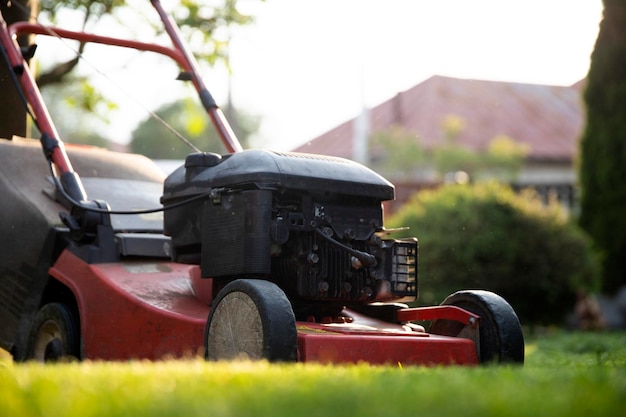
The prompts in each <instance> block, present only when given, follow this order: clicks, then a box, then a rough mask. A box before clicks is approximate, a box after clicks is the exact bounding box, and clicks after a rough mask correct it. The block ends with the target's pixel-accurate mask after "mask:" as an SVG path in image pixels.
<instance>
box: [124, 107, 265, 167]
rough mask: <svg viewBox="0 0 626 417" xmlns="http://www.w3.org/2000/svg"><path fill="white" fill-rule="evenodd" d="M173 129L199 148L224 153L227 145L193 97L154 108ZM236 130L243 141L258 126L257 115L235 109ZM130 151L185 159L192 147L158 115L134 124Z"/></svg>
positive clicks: (243, 142) (166, 157)
mask: <svg viewBox="0 0 626 417" xmlns="http://www.w3.org/2000/svg"><path fill="white" fill-rule="evenodd" d="M155 113H156V114H157V115H158V116H159V118H160V119H161V120H162V121H165V122H166V123H167V124H168V125H169V126H170V127H171V128H173V129H174V130H175V131H176V132H179V133H180V134H182V136H183V137H184V138H185V139H187V140H188V141H189V142H191V143H192V144H193V145H194V146H195V147H196V148H198V149H200V150H202V151H210V152H216V153H224V152H225V151H226V149H225V148H224V145H223V144H222V142H221V141H220V139H219V137H218V135H217V133H216V131H215V129H214V128H213V125H212V123H211V120H210V118H209V116H208V115H207V114H206V112H205V111H204V109H203V108H202V107H200V106H199V104H198V103H197V102H196V101H195V100H192V99H186V100H181V101H176V102H173V103H169V104H166V105H164V106H163V107H161V108H160V109H158V110H157V111H156V112H155ZM238 116H239V117H237V120H238V123H237V127H238V128H237V131H236V132H235V133H236V134H237V136H238V137H239V139H240V141H241V142H242V144H245V143H246V142H247V138H248V136H249V135H250V134H251V133H253V132H255V131H256V130H257V129H258V120H257V118H255V117H253V116H250V115H245V114H242V113H238ZM130 147H131V150H132V152H136V153H140V154H143V155H146V156H147V157H149V158H154V159H184V158H185V157H186V156H187V155H188V154H189V153H191V152H194V149H193V148H191V147H189V146H188V145H187V144H186V143H184V142H183V141H182V140H181V139H180V138H178V137H177V136H176V135H175V134H174V133H172V132H171V131H169V130H168V128H166V127H165V125H164V124H163V123H162V122H161V121H160V120H158V119H156V118H154V117H150V118H148V119H146V120H145V121H143V122H142V123H140V124H139V126H137V128H136V129H135V131H134V132H133V135H132V140H131V143H130Z"/></svg>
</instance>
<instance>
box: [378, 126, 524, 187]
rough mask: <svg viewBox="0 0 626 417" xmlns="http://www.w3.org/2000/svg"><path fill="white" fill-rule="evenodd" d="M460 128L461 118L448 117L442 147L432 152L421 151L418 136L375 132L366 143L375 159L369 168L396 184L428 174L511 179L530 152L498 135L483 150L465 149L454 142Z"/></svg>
mask: <svg viewBox="0 0 626 417" xmlns="http://www.w3.org/2000/svg"><path fill="white" fill-rule="evenodd" d="M463 126H464V123H463V119H462V118H460V117H457V116H449V117H448V118H447V119H446V120H445V121H444V123H443V135H444V137H445V140H444V143H443V144H441V145H438V146H435V147H432V148H426V147H424V146H423V145H422V143H421V141H420V138H419V137H418V136H416V135H415V134H414V133H411V132H408V131H406V130H404V129H402V128H401V127H399V126H392V127H391V128H390V129H387V130H384V131H379V132H376V133H374V134H373V135H372V137H371V140H370V150H371V152H370V153H371V154H373V155H377V157H376V159H374V160H373V161H371V164H370V165H371V167H372V168H373V169H374V170H376V171H379V172H381V173H384V174H385V175H386V176H388V177H390V178H393V179H396V180H397V179H402V178H414V177H415V176H428V175H429V174H428V173H427V172H426V171H428V170H430V171H432V172H431V174H432V173H435V174H436V175H437V176H438V177H439V178H442V177H444V176H446V175H447V174H449V173H454V172H457V171H463V172H466V173H467V174H468V175H469V176H470V177H471V178H474V179H476V178H478V179H484V178H494V177H495V178H498V179H500V180H507V181H510V180H513V179H515V177H516V176H517V174H518V172H519V171H520V169H521V168H522V165H523V163H524V159H525V158H526V156H527V155H528V153H529V151H530V149H529V148H528V146H527V145H525V144H523V143H518V142H516V141H515V140H514V139H513V138H510V137H508V136H506V135H498V136H495V137H494V138H492V139H491V141H490V142H489V145H488V147H487V149H484V150H473V149H469V148H467V147H464V146H462V145H461V144H459V143H458V141H457V138H458V135H459V133H460V132H461V131H462V130H463Z"/></svg>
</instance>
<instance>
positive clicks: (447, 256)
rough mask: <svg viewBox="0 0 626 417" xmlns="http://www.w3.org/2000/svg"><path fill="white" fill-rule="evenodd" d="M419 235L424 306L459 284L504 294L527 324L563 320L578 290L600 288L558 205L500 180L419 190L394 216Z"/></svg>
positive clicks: (583, 242) (583, 245)
mask: <svg viewBox="0 0 626 417" xmlns="http://www.w3.org/2000/svg"><path fill="white" fill-rule="evenodd" d="M388 224H389V225H390V226H391V227H400V226H408V227H409V228H410V230H409V232H408V233H407V234H408V235H416V236H417V238H418V240H419V248H420V249H419V278H420V281H419V288H420V300H419V301H420V304H423V305H432V304H437V303H439V302H441V301H442V300H443V298H445V296H447V295H448V294H450V293H452V292H454V291H457V290H459V289H487V290H490V291H493V292H495V293H497V294H499V295H501V296H502V297H504V298H505V299H506V300H507V301H508V302H509V303H510V304H511V305H512V306H513V308H514V309H515V311H516V312H517V314H518V316H519V318H520V320H521V321H522V323H535V324H550V323H555V322H561V321H562V320H563V318H564V316H565V314H566V313H567V312H569V311H571V309H572V307H573V305H574V303H575V300H576V294H577V293H578V292H580V291H585V292H588V291H593V290H596V289H597V287H598V285H599V284H598V282H597V277H598V274H597V272H596V271H597V268H596V262H595V260H594V259H593V258H592V255H591V251H590V245H589V241H588V239H587V237H586V236H585V235H584V234H583V233H582V231H581V230H580V229H578V228H577V226H576V225H575V224H573V223H572V222H570V221H569V220H568V215H567V213H566V212H565V211H564V209H563V208H562V207H560V206H559V205H558V204H557V203H550V204H548V205H545V204H543V203H542V202H541V201H540V200H539V198H538V197H537V196H536V194H534V193H532V192H530V191H525V192H523V193H522V194H520V195H517V194H515V193H514V192H513V190H512V189H511V188H509V187H507V186H504V185H501V184H498V183H496V182H486V183H479V184H476V185H447V186H444V187H442V188H440V189H438V190H428V191H422V192H420V193H418V194H416V195H415V196H414V197H413V198H412V199H411V200H410V201H409V202H408V203H407V204H406V205H405V206H403V207H402V208H401V210H400V211H399V212H398V213H396V215H394V216H393V217H392V218H390V219H389V222H388Z"/></svg>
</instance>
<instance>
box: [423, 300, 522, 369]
mask: <svg viewBox="0 0 626 417" xmlns="http://www.w3.org/2000/svg"><path fill="white" fill-rule="evenodd" d="M441 304H442V305H453V306H456V307H460V308H463V309H465V310H467V311H469V312H471V313H474V314H477V315H479V316H480V317H481V320H480V332H479V333H480V335H479V346H478V353H479V359H480V362H481V364H490V363H501V364H505V363H511V364H522V363H524V335H523V333H522V326H521V325H520V322H519V319H518V318H517V315H516V314H515V311H514V310H513V308H512V307H511V306H510V305H509V303H507V302H506V300H504V298H502V297H500V296H499V295H497V294H494V293H492V292H489V291H482V290H465V291H458V292H456V293H454V294H452V295H450V296H448V297H447V298H446V299H445V300H444V301H443V302H442V303H441ZM464 330H466V329H465V326H464V325H463V324H462V323H459V322H456V321H451V320H434V321H433V322H432V323H431V326H430V329H429V333H432V334H438V335H443V336H459V334H461V332H464Z"/></svg>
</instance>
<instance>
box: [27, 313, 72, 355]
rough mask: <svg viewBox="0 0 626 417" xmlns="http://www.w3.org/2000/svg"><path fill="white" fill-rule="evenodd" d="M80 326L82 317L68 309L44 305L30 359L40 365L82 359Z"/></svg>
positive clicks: (30, 346)
mask: <svg viewBox="0 0 626 417" xmlns="http://www.w3.org/2000/svg"><path fill="white" fill-rule="evenodd" d="M79 326H80V325H79V320H78V315H77V314H76V313H75V312H74V311H73V310H72V309H71V308H69V307H68V306H67V305H65V304H62V303H50V304H46V305H44V306H43V307H42V308H41V309H40V310H39V311H38V312H37V315H36V316H35V321H34V322H33V327H32V328H31V332H30V335H29V338H28V350H27V359H32V360H35V361H39V362H55V361H58V360H61V359H63V360H72V359H80V356H81V355H80V327H79Z"/></svg>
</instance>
